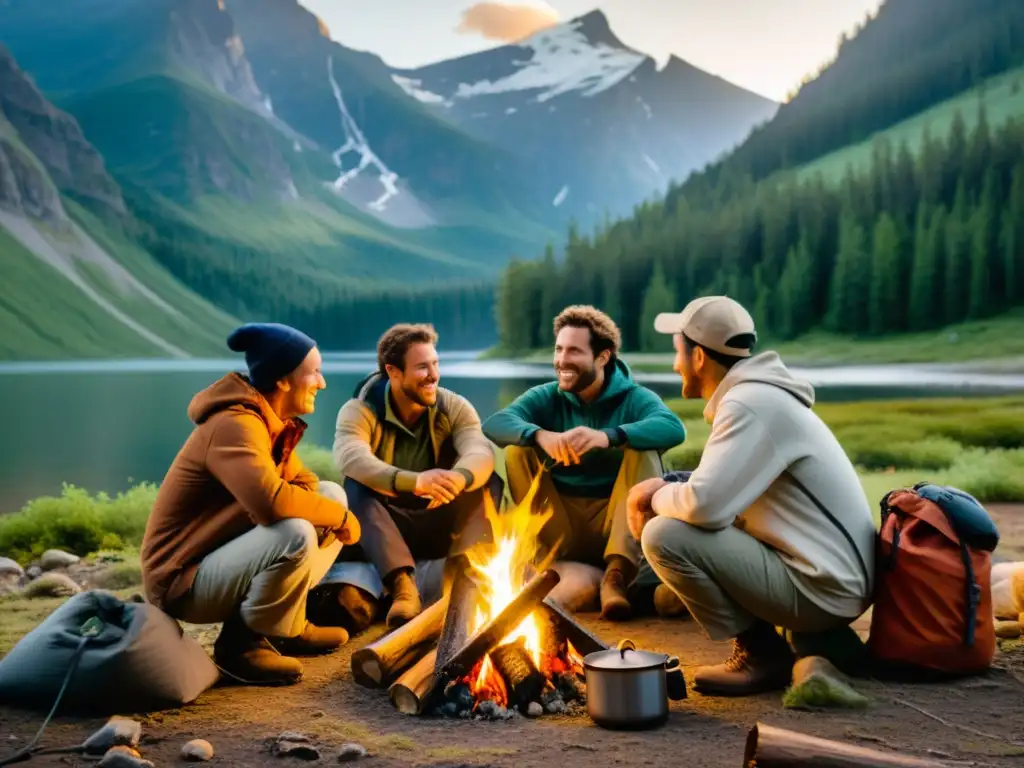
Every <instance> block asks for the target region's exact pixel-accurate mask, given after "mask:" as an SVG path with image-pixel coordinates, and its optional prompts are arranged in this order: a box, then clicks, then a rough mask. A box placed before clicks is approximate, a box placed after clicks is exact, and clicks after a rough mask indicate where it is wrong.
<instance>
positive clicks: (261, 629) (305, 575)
mask: <svg viewBox="0 0 1024 768" xmlns="http://www.w3.org/2000/svg"><path fill="white" fill-rule="evenodd" d="M320 493H321V494H322V495H324V496H326V497H327V498H329V499H332V500H334V501H337V502H339V503H341V504H345V505H346V506H347V500H346V499H345V492H344V491H343V490H342V488H341V486H340V485H338V484H337V483H332V482H328V481H321V482H320ZM330 541H331V542H332V543H330V544H328V545H327V546H325V547H323V548H321V547H320V544H319V541H318V539H317V533H316V530H315V529H314V528H313V525H312V524H311V523H309V522H308V521H306V520H299V519H296V518H292V519H289V520H282V521H280V522H278V523H275V524H274V525H257V526H256V527H254V528H252V529H251V530H249V531H247V532H245V533H243V534H242V535H241V536H239V537H238V538H236V539H233V540H232V541H229V542H228V543H227V544H225V545H224V546H222V547H220V548H219V549H216V550H214V551H213V552H211V553H210V554H208V555H207V556H206V557H205V558H203V561H202V563H200V565H199V571H198V572H197V573H196V578H195V581H194V582H193V583H192V589H191V590H189V592H188V593H187V594H186V595H185V596H184V598H183V599H182V601H181V608H180V609H179V610H177V611H176V614H177V616H176V618H178V619H181V620H182V621H187V622H190V623H192V624H213V623H216V622H221V621H224V620H226V619H227V618H228V617H229V616H230V615H231V614H232V613H233V612H234V610H235V609H236V608H240V611H241V615H242V620H243V621H244V622H245V623H246V625H247V626H248V627H249V628H250V629H251V630H252V631H254V632H258V633H259V634H261V635H266V636H269V637H295V636H296V635H298V634H301V633H302V630H303V629H304V628H305V626H306V596H307V594H308V593H309V590H310V589H312V588H313V587H315V586H316V585H317V584H318V583H319V582H320V580H321V579H322V578H323V577H324V574H326V573H327V570H328V569H329V568H330V567H331V565H332V564H333V563H334V561H335V559H337V557H338V554H339V553H340V552H341V542H340V541H338V540H337V539H335V538H333V537H330Z"/></svg>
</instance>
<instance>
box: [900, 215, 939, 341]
mask: <svg viewBox="0 0 1024 768" xmlns="http://www.w3.org/2000/svg"><path fill="white" fill-rule="evenodd" d="M940 215H941V211H940V209H935V210H934V211H932V213H931V215H929V208H928V205H927V203H925V202H924V201H922V202H921V205H920V206H919V207H918V210H917V227H916V229H915V233H914V264H913V267H912V268H911V277H910V309H909V313H908V326H909V328H910V330H912V331H924V330H928V329H929V328H934V327H936V326H937V325H938V324H939V323H940V322H941V320H942V316H941V311H940V310H941V304H939V300H940V299H941V296H942V293H941V290H940V287H941V285H942V269H943V252H942V241H941V239H939V238H940V237H941V226H937V225H936V221H937V220H938V218H939V217H940ZM937 239H938V244H937V243H936V240H937Z"/></svg>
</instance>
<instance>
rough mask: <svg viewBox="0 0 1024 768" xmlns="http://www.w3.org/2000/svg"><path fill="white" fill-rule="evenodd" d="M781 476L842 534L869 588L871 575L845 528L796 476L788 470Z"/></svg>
mask: <svg viewBox="0 0 1024 768" xmlns="http://www.w3.org/2000/svg"><path fill="white" fill-rule="evenodd" d="M783 474H785V475H788V476H789V479H790V480H791V481H792V482H793V485H795V486H796V487H797V488H799V489H800V490H801V491H803V492H804V494H805V495H806V496H807V497H808V498H809V499H810V500H811V501H812V502H814V506H816V507H817V508H818V509H819V510H820V511H821V513H822V514H823V515H825V517H827V518H828V519H829V520H830V521H831V522H832V525H834V526H835V527H836V528H838V529H839V532H840V533H841V534H843V537H844V538H845V539H846V541H847V543H848V544H849V545H850V547H851V548H852V549H853V552H854V554H855V555H857V562H858V563H860V569H861V572H862V573H863V574H864V579H865V583H866V584H867V585H868V586H870V585H871V573H870V572H869V571H868V566H867V564H866V563H865V562H864V556H863V555H862V554H861V553H860V549H859V548H858V547H857V545H856V543H854V541H853V537H852V536H851V535H850V532H849V531H848V530H846V528H845V527H844V526H843V524H842V523H840V522H839V521H838V520H837V519H836V517H835V515H833V514H832V513H831V512H829V511H828V509H827V508H826V507H825V505H824V504H822V503H821V502H820V501H819V500H818V497H817V496H815V495H814V494H813V493H811V491H810V489H809V488H808V487H807V486H806V485H804V484H803V483H801V482H800V481H799V480H797V478H796V475H794V474H793V473H792V472H791V471H790V470H788V469H787V470H786V471H785V472H783Z"/></svg>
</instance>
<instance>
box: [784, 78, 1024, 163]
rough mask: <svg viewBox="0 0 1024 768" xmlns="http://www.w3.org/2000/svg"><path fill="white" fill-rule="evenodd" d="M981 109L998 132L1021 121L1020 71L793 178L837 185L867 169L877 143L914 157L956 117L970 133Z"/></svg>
mask: <svg viewBox="0 0 1024 768" xmlns="http://www.w3.org/2000/svg"><path fill="white" fill-rule="evenodd" d="M981 108H983V109H984V112H985V117H986V119H987V121H988V123H989V125H990V126H991V127H992V128H999V127H1000V126H1002V125H1005V124H1006V123H1007V122H1008V121H1009V120H1012V119H1014V118H1018V117H1024V67H1022V68H1019V69H1014V70H1012V71H1010V72H1005V73H1003V74H1002V75H998V76H996V77H993V78H991V79H989V80H986V81H985V82H984V83H982V84H981V85H979V86H978V87H976V88H972V89H970V90H969V91H965V92H964V93H962V94H960V95H958V96H955V97H953V98H952V99H947V100H946V101H943V102H942V103H940V104H936V105H935V106H934V107H932V108H930V109H927V110H925V111H924V112H922V113H920V114H918V115H914V116H913V117H911V118H909V119H907V120H904V121H903V122H901V123H897V124H896V125H894V126H892V127H891V128H887V129H886V130H884V131H879V132H878V133H877V134H875V135H873V136H872V137H871V138H869V139H867V140H865V141H862V142H859V143H857V144H851V145H850V146H847V147H843V148H842V149H840V150H837V151H835V152H830V153H829V154H827V155H825V156H824V157H821V158H818V159H817V160H814V161H812V162H810V163H807V164H806V165H803V166H801V167H800V168H799V169H798V170H797V172H796V173H797V177H798V178H799V179H801V180H804V179H809V178H813V177H814V176H815V175H817V174H821V176H822V177H823V178H824V179H825V180H826V181H830V182H834V183H837V182H839V181H841V180H842V178H843V176H844V175H845V174H846V172H847V170H848V169H850V168H853V169H854V170H862V169H865V168H867V167H869V166H870V165H871V161H872V156H873V153H874V147H875V145H876V143H877V142H879V141H884V142H887V143H888V144H889V145H890V146H893V147H897V146H899V145H901V144H904V143H905V144H906V145H907V148H908V149H909V150H910V152H911V153H912V154H914V155H917V154H918V153H919V152H920V150H921V148H922V145H923V142H924V137H925V135H926V134H930V135H931V136H935V137H939V136H948V135H949V132H950V131H951V130H952V127H953V121H954V119H955V117H956V115H957V114H959V115H960V116H961V118H962V119H963V121H964V127H965V129H966V130H967V131H968V132H971V131H973V130H974V128H975V127H976V125H977V122H978V115H979V114H980V109H981Z"/></svg>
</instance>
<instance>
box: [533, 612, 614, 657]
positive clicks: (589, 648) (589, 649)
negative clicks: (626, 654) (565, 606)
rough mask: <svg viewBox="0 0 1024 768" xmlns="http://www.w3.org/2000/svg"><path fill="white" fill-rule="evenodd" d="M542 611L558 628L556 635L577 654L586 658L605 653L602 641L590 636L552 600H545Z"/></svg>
mask: <svg viewBox="0 0 1024 768" xmlns="http://www.w3.org/2000/svg"><path fill="white" fill-rule="evenodd" d="M543 607H544V611H545V613H547V615H548V617H549V618H550V619H551V621H552V623H554V624H555V625H556V626H557V627H558V633H559V634H560V635H561V636H563V637H564V638H565V639H566V640H568V641H569V642H570V643H572V647H573V648H575V649H576V651H577V652H578V653H580V654H581V655H583V656H586V655H587V654H588V653H594V652H595V651H607V650H608V648H609V647H610V646H608V645H607V644H606V643H605V642H604V641H603V640H601V639H600V638H598V637H596V636H595V635H592V634H591V633H590V632H589V631H587V630H586V629H584V628H583V627H582V626H580V625H579V624H577V623H576V620H575V619H574V618H573V617H572V616H570V615H569V614H568V613H566V612H565V611H564V610H562V608H561V607H560V606H559V605H558V603H556V602H555V601H554V600H551V599H550V598H545V599H544V603H543Z"/></svg>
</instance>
